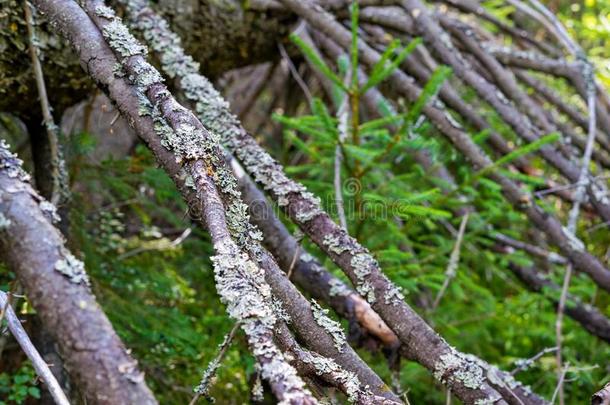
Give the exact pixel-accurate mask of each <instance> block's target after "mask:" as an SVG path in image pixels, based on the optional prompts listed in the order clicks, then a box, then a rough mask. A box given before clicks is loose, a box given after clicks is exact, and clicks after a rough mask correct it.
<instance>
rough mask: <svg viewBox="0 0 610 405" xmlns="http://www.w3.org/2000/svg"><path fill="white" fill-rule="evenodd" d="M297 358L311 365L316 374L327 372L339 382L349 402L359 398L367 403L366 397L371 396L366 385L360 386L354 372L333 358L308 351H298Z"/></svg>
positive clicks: (357, 400) (321, 374)
mask: <svg viewBox="0 0 610 405" xmlns="http://www.w3.org/2000/svg"><path fill="white" fill-rule="evenodd" d="M299 358H300V359H301V360H302V361H303V362H305V363H308V364H311V365H313V366H314V369H315V372H316V374H317V375H319V376H323V375H325V374H328V375H330V376H331V378H332V379H333V380H335V381H337V382H338V383H340V384H341V385H342V386H343V388H344V390H345V392H346V394H347V399H348V400H349V401H350V402H352V403H353V402H359V400H361V401H360V403H367V402H366V399H369V398H372V397H373V394H372V393H371V392H370V391H369V390H368V387H362V384H361V383H360V380H359V379H358V376H357V375H356V374H354V373H352V372H350V371H347V370H345V369H343V368H342V367H341V366H339V365H338V364H337V363H336V362H335V361H334V360H333V359H330V358H328V357H323V356H320V355H317V354H312V353H311V352H308V351H302V352H300V353H299Z"/></svg>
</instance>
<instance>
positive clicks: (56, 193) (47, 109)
mask: <svg viewBox="0 0 610 405" xmlns="http://www.w3.org/2000/svg"><path fill="white" fill-rule="evenodd" d="M30 7H31V5H30V3H29V2H27V1H25V2H24V10H25V23H26V27H27V31H28V40H29V44H30V46H29V52H30V58H31V60H32V68H33V69H34V77H35V79H36V87H37V89H38V97H39V98H40V108H41V110H42V117H43V120H44V126H45V128H46V130H47V136H48V137H49V148H50V151H51V170H52V178H53V191H52V193H51V202H52V203H53V205H57V204H58V203H59V202H60V200H61V197H62V188H63V184H64V173H65V170H63V167H62V165H63V163H62V162H63V157H62V156H61V150H60V146H59V136H58V131H59V128H58V127H57V125H55V121H53V115H52V114H51V106H50V104H49V99H48V97H47V88H46V86H45V82H44V75H43V73H42V65H41V64H40V60H39V59H38V47H37V46H36V34H35V32H34V19H33V17H32V10H31V8H30Z"/></svg>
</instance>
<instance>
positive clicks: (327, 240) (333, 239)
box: [322, 234, 349, 255]
mask: <svg viewBox="0 0 610 405" xmlns="http://www.w3.org/2000/svg"><path fill="white" fill-rule="evenodd" d="M322 243H323V244H324V246H326V247H327V249H328V250H330V251H331V252H333V253H335V254H337V255H340V254H342V253H343V252H346V251H348V250H349V246H347V245H346V244H345V243H344V242H343V241H342V239H341V237H340V236H337V235H334V234H327V235H324V239H323V240H322Z"/></svg>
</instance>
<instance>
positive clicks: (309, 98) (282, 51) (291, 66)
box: [278, 43, 313, 105]
mask: <svg viewBox="0 0 610 405" xmlns="http://www.w3.org/2000/svg"><path fill="white" fill-rule="evenodd" d="M278 48H279V49H280V54H281V55H282V58H283V59H284V60H285V61H286V63H287V64H288V69H290V73H291V74H292V77H293V78H294V80H295V81H296V82H297V84H298V85H299V87H300V88H301V90H303V93H305V98H307V101H308V102H309V105H311V103H312V102H313V96H312V95H311V91H309V87H307V84H306V83H305V82H304V81H303V78H302V77H301V75H300V74H299V72H298V71H297V68H296V66H294V63H292V59H290V56H288V52H286V49H285V48H284V45H282V44H281V43H278Z"/></svg>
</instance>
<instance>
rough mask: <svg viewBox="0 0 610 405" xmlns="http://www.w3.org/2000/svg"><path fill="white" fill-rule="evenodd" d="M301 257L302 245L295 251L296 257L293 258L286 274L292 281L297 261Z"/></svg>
mask: <svg viewBox="0 0 610 405" xmlns="http://www.w3.org/2000/svg"><path fill="white" fill-rule="evenodd" d="M300 256H301V245H297V247H296V249H295V250H294V255H293V256H292V261H291V262H290V266H289V267H288V271H287V272H286V277H288V280H290V277H291V276H292V271H293V270H294V266H295V265H296V264H297V259H298V258H299V257H300Z"/></svg>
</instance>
